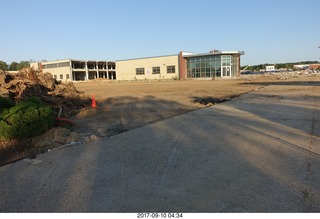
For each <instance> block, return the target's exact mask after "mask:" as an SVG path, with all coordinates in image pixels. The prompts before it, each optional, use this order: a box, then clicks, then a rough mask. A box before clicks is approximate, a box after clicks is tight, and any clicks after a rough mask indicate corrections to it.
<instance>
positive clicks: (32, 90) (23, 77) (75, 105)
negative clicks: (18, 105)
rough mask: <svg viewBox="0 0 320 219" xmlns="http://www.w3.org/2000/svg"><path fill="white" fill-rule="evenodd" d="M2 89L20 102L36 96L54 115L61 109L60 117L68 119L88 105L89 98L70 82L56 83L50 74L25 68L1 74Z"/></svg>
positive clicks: (0, 84)
mask: <svg viewBox="0 0 320 219" xmlns="http://www.w3.org/2000/svg"><path fill="white" fill-rule="evenodd" d="M1 75H2V76H1V78H2V79H1V81H0V82H1V83H0V86H1V87H2V89H4V90H7V91H8V92H9V96H10V98H11V99H13V100H15V101H16V102H20V101H21V100H23V99H26V98H28V97H31V96H36V97H38V98H39V99H40V100H42V101H43V102H44V103H45V104H47V105H49V106H50V107H51V108H52V109H53V110H54V111H55V112H56V113H58V112H59V110H60V108H62V109H63V110H62V113H61V116H64V117H68V116H70V115H72V114H75V113H76V112H77V111H78V110H79V109H81V108H82V107H84V106H88V105H89V104H90V98H89V97H88V96H85V95H83V93H81V92H79V91H78V90H77V89H76V87H75V86H74V84H73V83H72V82H69V83H62V82H58V81H57V80H56V79H54V78H53V76H52V75H51V74H50V73H41V72H38V71H36V70H34V69H32V68H25V69H22V70H21V71H19V72H18V73H17V74H6V73H1Z"/></svg>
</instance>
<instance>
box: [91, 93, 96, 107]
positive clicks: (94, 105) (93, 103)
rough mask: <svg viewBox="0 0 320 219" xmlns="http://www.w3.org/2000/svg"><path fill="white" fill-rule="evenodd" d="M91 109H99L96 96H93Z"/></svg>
mask: <svg viewBox="0 0 320 219" xmlns="http://www.w3.org/2000/svg"><path fill="white" fill-rule="evenodd" d="M91 107H92V108H96V107H97V102H96V98H94V94H92V101H91Z"/></svg>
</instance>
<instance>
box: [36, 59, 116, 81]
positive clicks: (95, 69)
mask: <svg viewBox="0 0 320 219" xmlns="http://www.w3.org/2000/svg"><path fill="white" fill-rule="evenodd" d="M30 67H32V68H34V69H36V70H40V71H41V72H44V73H45V72H49V73H51V74H52V75H53V77H54V78H55V79H57V80H59V81H65V82H68V81H85V80H92V79H97V78H105V79H111V80H116V72H115V70H116V69H115V63H114V62H108V61H83V60H75V59H63V60H56V61H50V62H34V63H30Z"/></svg>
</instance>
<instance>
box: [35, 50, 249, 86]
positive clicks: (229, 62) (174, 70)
mask: <svg viewBox="0 0 320 219" xmlns="http://www.w3.org/2000/svg"><path fill="white" fill-rule="evenodd" d="M241 55H244V52H243V51H219V50H212V51H210V52H208V53H190V52H180V53H179V54H174V55H165V56H156V57H145V58H137V59H126V60H119V61H115V62H110V61H81V60H74V59H64V60H57V61H51V62H36V63H31V64H30V65H31V67H33V68H35V69H38V70H41V71H42V72H50V73H51V74H52V75H53V76H54V78H55V79H57V80H61V81H84V80H92V79H97V78H105V79H110V80H149V79H213V78H231V77H239V76H240V56H241Z"/></svg>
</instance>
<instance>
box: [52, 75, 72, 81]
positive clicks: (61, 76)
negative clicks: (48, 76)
mask: <svg viewBox="0 0 320 219" xmlns="http://www.w3.org/2000/svg"><path fill="white" fill-rule="evenodd" d="M53 77H54V79H56V80H57V79H58V76H57V75H53ZM59 79H60V80H63V74H60V75H59ZM66 79H67V80H69V79H70V75H69V74H66Z"/></svg>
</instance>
